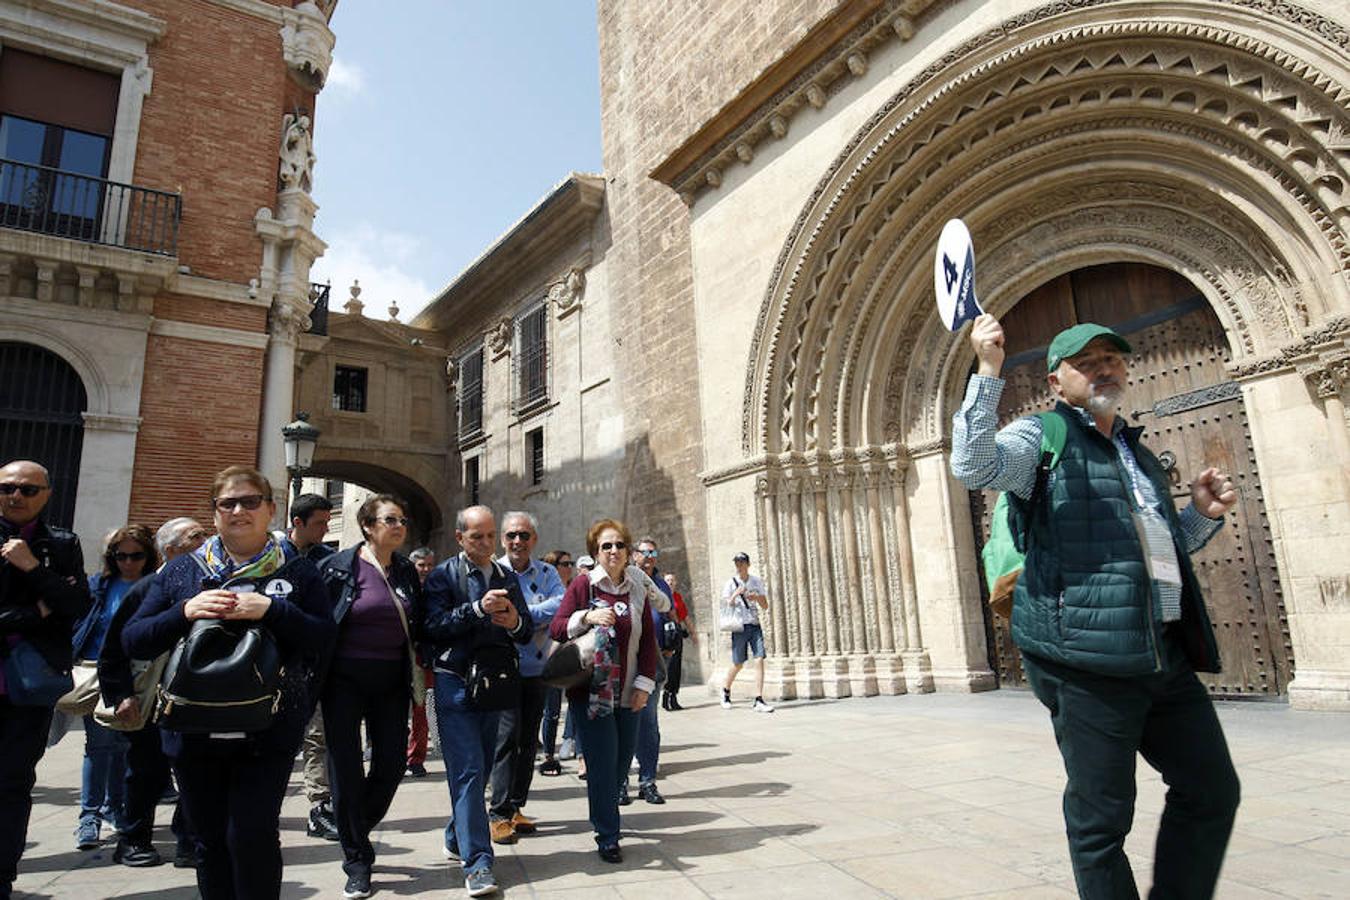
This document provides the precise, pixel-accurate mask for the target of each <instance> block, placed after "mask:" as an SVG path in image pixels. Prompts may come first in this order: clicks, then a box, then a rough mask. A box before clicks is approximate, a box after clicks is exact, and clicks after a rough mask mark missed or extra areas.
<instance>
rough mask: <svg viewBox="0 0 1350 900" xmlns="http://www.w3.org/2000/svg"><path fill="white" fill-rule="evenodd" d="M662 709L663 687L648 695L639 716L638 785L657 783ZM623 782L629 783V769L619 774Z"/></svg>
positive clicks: (588, 769)
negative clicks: (659, 719) (658, 719)
mask: <svg viewBox="0 0 1350 900" xmlns="http://www.w3.org/2000/svg"><path fill="white" fill-rule="evenodd" d="M660 711H661V688H660V686H659V685H658V686H657V689H656V690H654V691H652V692H651V694H650V695H648V697H647V705H646V706H644V707H642V712H641V713H640V714H639V716H638V731H637V760H638V785H639V786H641V785H644V784H655V783H656V764H657V763H658V762H659V761H660V759H661V723H660V722H658V721H657V719H656V716H657V713H659V712H660ZM586 771H587V772H589V771H590V763H587V764H586ZM619 782H620V783H621V784H627V783H628V770H627V769H624V770H623V772H622V773H621V774H620V775H619Z"/></svg>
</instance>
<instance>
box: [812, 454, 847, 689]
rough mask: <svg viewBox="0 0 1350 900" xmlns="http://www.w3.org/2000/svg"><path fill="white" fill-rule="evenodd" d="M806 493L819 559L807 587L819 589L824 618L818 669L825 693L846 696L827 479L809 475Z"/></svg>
mask: <svg viewBox="0 0 1350 900" xmlns="http://www.w3.org/2000/svg"><path fill="white" fill-rule="evenodd" d="M809 487H810V493H808V494H806V495H804V497H805V498H809V502H810V503H811V504H812V505H813V506H814V507H815V513H816V515H815V520H816V521H815V525H816V556H817V558H818V559H819V564H818V565H819V572H818V575H819V577H818V578H817V579H816V581H818V582H819V583H818V584H813V585H812V586H811V588H812V590H813V591H817V592H819V595H820V599H821V612H822V614H823V615H824V617H825V654H826V655H825V657H824V658H823V659H822V660H821V670H822V677H823V684H824V688H825V696H827V697H847V696H849V680H848V661H847V660H845V659H844V657H843V656H842V655H841V653H840V647H839V603H838V601H837V594H836V592H835V581H834V574H835V573H834V551H833V546H832V541H831V540H830V497H829V480H828V478H827V477H826V475H824V474H822V473H820V472H819V471H817V472H816V474H814V475H812V476H811V480H810V483H809Z"/></svg>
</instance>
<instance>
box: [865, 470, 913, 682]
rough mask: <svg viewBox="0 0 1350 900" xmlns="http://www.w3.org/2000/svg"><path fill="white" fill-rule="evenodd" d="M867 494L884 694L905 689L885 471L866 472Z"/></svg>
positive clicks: (879, 676) (878, 663)
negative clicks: (884, 512)
mask: <svg viewBox="0 0 1350 900" xmlns="http://www.w3.org/2000/svg"><path fill="white" fill-rule="evenodd" d="M862 478H863V483H864V485H865V486H866V495H865V496H866V498H867V537H868V543H869V544H871V549H872V552H871V560H872V585H873V596H875V597H876V601H877V621H876V626H877V647H876V660H875V667H876V678H877V690H879V691H880V692H881V693H883V694H903V693H905V692H906V686H905V672H904V662H903V661H902V660H901V658H900V657H899V655H897V654H896V652H895V624H894V622H893V620H892V616H891V606H892V604H893V603H894V600H893V598H892V597H891V579H890V574H889V572H888V570H887V566H886V558H887V557H888V556H890V555H891V554H889V553H888V552H887V549H888V548H887V546H886V529H885V525H884V523H883V522H882V518H881V487H882V473H881V472H880V471H878V470H877V469H876V468H874V467H869V468H868V469H866V470H865V471H864V472H863V475H862Z"/></svg>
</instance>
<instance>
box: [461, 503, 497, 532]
mask: <svg viewBox="0 0 1350 900" xmlns="http://www.w3.org/2000/svg"><path fill="white" fill-rule="evenodd" d="M469 513H487V514H488V515H489V516H493V518H494V519H495V518H496V516H495V514H494V513H493V512H492V507H490V506H483V505H482V504H479V505H478V506H466V507H464V508H463V509H461V510H460V511H459V512H458V513H457V514H456V515H455V530H456V531H464V530H466V529H467V528H468V527H469Z"/></svg>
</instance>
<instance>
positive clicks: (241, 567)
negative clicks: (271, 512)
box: [193, 535, 286, 584]
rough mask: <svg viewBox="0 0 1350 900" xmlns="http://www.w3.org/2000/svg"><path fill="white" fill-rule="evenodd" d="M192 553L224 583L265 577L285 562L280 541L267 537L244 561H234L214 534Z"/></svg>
mask: <svg viewBox="0 0 1350 900" xmlns="http://www.w3.org/2000/svg"><path fill="white" fill-rule="evenodd" d="M193 555H194V556H196V557H197V559H198V560H199V561H200V562H201V563H202V567H203V568H204V569H205V570H206V571H207V572H210V573H211V574H212V575H213V576H215V577H216V578H219V579H220V583H221V584H224V583H226V582H227V581H229V580H231V579H233V578H266V577H267V576H268V575H271V574H272V573H273V572H275V571H276V570H277V569H280V568H281V566H282V564H283V563H284V562H286V553H285V551H284V550H283V549H282V546H281V543H280V542H279V541H277V540H276V539H275V538H272V537H268V539H267V543H266V544H264V545H263V548H262V549H261V550H259V551H258V553H257V555H255V556H254V557H253V558H252V559H250V560H249V561H248V562H245V563H236V562H235V561H234V560H233V559H231V558H230V554H229V553H227V552H225V544H224V543H223V542H222V541H221V540H220V535H216V536H215V537H213V538H211V539H210V540H209V541H207V542H206V543H204V544H202V545H201V546H200V547H198V548H197V549H196V550H195V551H193Z"/></svg>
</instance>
